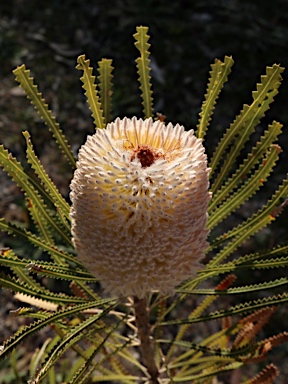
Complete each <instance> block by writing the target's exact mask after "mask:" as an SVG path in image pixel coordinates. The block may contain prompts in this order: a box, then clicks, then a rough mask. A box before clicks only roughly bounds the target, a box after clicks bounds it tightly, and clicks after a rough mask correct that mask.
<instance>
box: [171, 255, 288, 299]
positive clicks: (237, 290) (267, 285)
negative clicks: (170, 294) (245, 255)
mask: <svg viewBox="0 0 288 384" xmlns="http://www.w3.org/2000/svg"><path fill="white" fill-rule="evenodd" d="M286 262H287V261H286ZM287 284H288V278H287V277H281V278H280V279H276V280H271V281H265V282H264V283H258V284H251V285H245V286H241V287H233V288H228V289H226V290H215V289H205V288H203V289H192V290H181V289H177V292H179V293H187V294H189V295H215V296H216V295H217V296H219V295H235V294H241V293H251V292H256V291H262V292H263V291H264V290H267V289H273V288H277V287H281V286H283V285H287Z"/></svg>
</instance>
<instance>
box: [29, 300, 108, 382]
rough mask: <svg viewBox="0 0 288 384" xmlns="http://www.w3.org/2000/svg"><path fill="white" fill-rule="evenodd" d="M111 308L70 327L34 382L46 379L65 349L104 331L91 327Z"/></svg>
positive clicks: (102, 328) (101, 327) (101, 328)
mask: <svg viewBox="0 0 288 384" xmlns="http://www.w3.org/2000/svg"><path fill="white" fill-rule="evenodd" d="M113 307H114V304H113V305H112V306H110V307H108V308H106V309H105V310H103V311H102V312H101V313H97V314H96V315H93V316H90V317H89V318H88V319H86V320H84V321H82V322H81V323H80V324H79V325H77V326H76V327H71V328H70V329H69V330H68V331H67V333H66V335H65V336H64V337H63V338H62V340H61V341H60V342H59V343H58V344H57V345H56V346H55V348H53V350H52V351H51V352H50V354H49V356H48V357H47V359H46V361H45V362H44V364H43V366H42V368H41V370H40V372H39V373H38V375H37V377H36V380H38V381H39V382H41V380H43V379H44V377H46V375H47V374H48V371H49V369H50V368H51V367H53V365H54V364H55V363H56V362H57V360H58V359H59V358H60V356H61V355H62V354H63V353H64V352H65V351H67V349H69V348H70V347H71V346H72V345H73V344H75V343H77V342H78V341H80V340H81V339H84V338H85V337H86V336H87V335H88V334H89V333H94V335H95V334H96V333H97V332H100V331H103V330H105V328H104V327H103V326H100V327H98V328H97V327H93V328H92V327H91V326H92V325H93V324H95V323H96V322H97V321H98V320H100V319H102V318H103V317H104V316H106V314H107V313H109V312H110V310H111V309H112V308H113ZM107 327H108V326H107ZM89 328H90V329H89ZM85 333H86V334H85ZM101 344H102V343H101ZM99 349H100V348H99Z"/></svg>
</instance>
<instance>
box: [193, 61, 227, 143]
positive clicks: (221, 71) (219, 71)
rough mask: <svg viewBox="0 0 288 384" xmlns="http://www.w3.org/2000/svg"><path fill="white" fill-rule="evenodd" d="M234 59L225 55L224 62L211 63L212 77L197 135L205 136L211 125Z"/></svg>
mask: <svg viewBox="0 0 288 384" xmlns="http://www.w3.org/2000/svg"><path fill="white" fill-rule="evenodd" d="M233 64H234V61H233V60H232V58H231V57H228V56H225V58H224V62H222V61H221V60H217V59H216V60H215V63H214V64H212V65H211V71H210V78H209V83H208V87H207V92H206V94H205V100H204V101H203V104H202V108H201V112H200V114H199V122H198V125H197V131H196V136H198V137H199V138H202V139H203V138H204V136H205V134H206V131H207V129H208V127H209V125H210V121H211V116H212V114H213V111H214V108H215V104H216V101H217V99H218V97H219V94H220V92H221V90H222V88H223V86H224V84H225V82H226V81H227V80H228V75H229V74H230V72H231V67H232V65H233Z"/></svg>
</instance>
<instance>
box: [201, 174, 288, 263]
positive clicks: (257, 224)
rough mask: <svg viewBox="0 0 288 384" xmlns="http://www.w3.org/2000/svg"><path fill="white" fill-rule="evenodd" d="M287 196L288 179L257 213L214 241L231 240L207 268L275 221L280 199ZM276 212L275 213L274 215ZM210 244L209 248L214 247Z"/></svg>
mask: <svg viewBox="0 0 288 384" xmlns="http://www.w3.org/2000/svg"><path fill="white" fill-rule="evenodd" d="M287 194H288V179H285V180H284V181H283V184H282V185H281V186H280V188H279V189H278V190H277V191H276V193H275V194H274V195H273V196H272V198H271V199H270V201H269V202H268V203H267V204H266V205H264V206H263V207H262V208H261V209H259V211H258V212H256V213H255V214H254V215H253V216H251V217H250V218H248V219H247V220H246V221H244V222H243V223H242V224H239V225H238V226H237V227H236V228H234V229H232V230H230V231H228V232H227V233H225V235H222V236H221V237H220V238H218V239H217V240H216V243H215V244H217V242H219V241H220V240H221V238H222V237H225V240H229V239H231V238H233V239H232V240H231V241H230V243H229V244H228V245H227V246H226V247H225V248H223V250H222V251H220V252H219V253H218V254H217V256H216V257H215V258H213V259H212V260H211V261H210V262H209V263H208V266H209V267H212V266H216V265H217V264H220V263H221V262H222V261H223V260H224V259H225V258H227V257H228V256H229V255H230V254H231V253H232V252H233V251H234V250H235V249H237V248H238V247H239V246H240V245H241V244H242V243H243V242H244V241H245V240H247V239H248V238H249V237H251V236H252V235H254V234H255V233H257V232H258V231H260V229H262V228H265V227H266V226H267V225H268V224H270V223H271V222H272V221H274V220H275V216H276V215H277V214H278V213H277V210H278V207H279V206H281V203H280V201H281V199H285V198H286V196H287ZM275 212H276V213H275ZM215 244H212V246H211V248H213V246H215Z"/></svg>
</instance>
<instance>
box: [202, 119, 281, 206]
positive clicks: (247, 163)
mask: <svg viewBox="0 0 288 384" xmlns="http://www.w3.org/2000/svg"><path fill="white" fill-rule="evenodd" d="M282 126H283V125H282V124H280V123H278V122H277V121H273V123H272V124H270V125H269V128H268V129H267V130H266V131H265V133H264V135H263V136H262V137H261V139H260V141H258V142H257V144H256V146H255V147H253V149H252V151H251V152H250V153H249V154H248V155H247V157H246V159H245V160H244V161H243V163H242V164H241V165H240V166H239V167H238V168H237V170H236V171H235V173H234V174H233V175H232V176H231V177H230V178H229V179H228V180H227V181H226V182H225V184H224V185H222V187H221V188H220V189H219V190H218V191H217V192H215V193H214V194H213V199H212V200H211V202H210V205H209V213H211V212H212V210H214V209H215V207H216V206H217V205H220V204H221V203H222V202H223V200H224V199H226V198H227V196H229V195H230V194H231V193H232V192H233V190H235V189H236V188H238V186H239V185H241V184H242V183H243V182H244V181H245V180H246V179H247V177H248V176H249V175H250V174H251V173H252V171H253V169H254V168H255V166H256V165H257V164H259V162H260V161H261V159H262V158H263V156H264V155H265V153H266V151H267V149H268V148H269V147H270V146H271V145H272V144H273V143H274V142H275V141H276V140H277V138H278V136H279V135H280V133H281V128H282Z"/></svg>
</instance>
